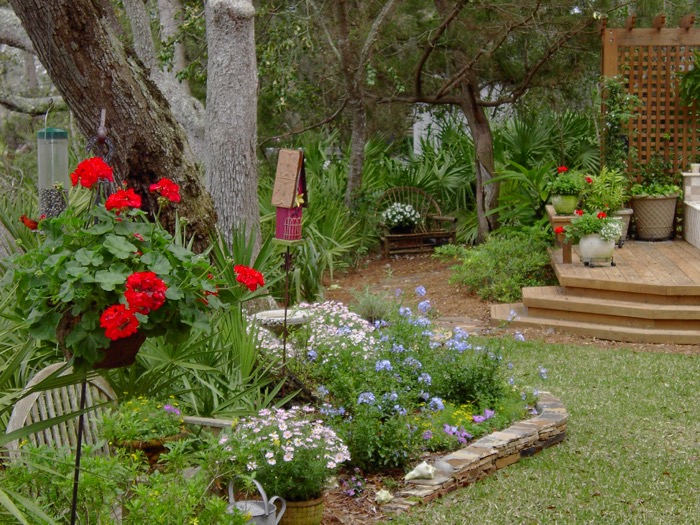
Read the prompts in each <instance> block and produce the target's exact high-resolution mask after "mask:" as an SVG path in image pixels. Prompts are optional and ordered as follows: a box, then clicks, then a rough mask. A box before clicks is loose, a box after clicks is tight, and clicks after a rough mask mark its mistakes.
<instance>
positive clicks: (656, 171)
mask: <svg viewBox="0 0 700 525" xmlns="http://www.w3.org/2000/svg"><path fill="white" fill-rule="evenodd" d="M636 169H637V171H638V179H637V182H636V183H634V184H632V187H631V188H630V194H631V195H632V196H635V197H664V196H670V195H673V194H680V193H681V192H682V189H681V187H680V186H679V185H678V184H676V178H675V177H674V175H673V163H672V162H671V161H670V160H669V159H668V158H666V157H664V156H663V155H662V154H660V153H657V154H655V155H653V156H652V157H651V158H650V159H649V161H648V162H647V163H646V164H640V163H638V164H637V165H636Z"/></svg>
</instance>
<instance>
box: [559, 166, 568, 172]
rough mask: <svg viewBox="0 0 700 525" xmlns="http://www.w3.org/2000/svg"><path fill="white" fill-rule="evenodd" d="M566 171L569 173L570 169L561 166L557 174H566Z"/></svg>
mask: <svg viewBox="0 0 700 525" xmlns="http://www.w3.org/2000/svg"><path fill="white" fill-rule="evenodd" d="M566 171H569V168H567V167H566V166H559V167H558V168H557V173H564V172H566Z"/></svg>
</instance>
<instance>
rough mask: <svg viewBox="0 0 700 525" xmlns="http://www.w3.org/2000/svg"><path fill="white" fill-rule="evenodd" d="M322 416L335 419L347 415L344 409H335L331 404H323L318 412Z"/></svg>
mask: <svg viewBox="0 0 700 525" xmlns="http://www.w3.org/2000/svg"><path fill="white" fill-rule="evenodd" d="M318 411H319V412H320V413H321V414H323V415H325V416H329V417H335V416H341V417H342V416H344V415H345V409H344V408H343V407H340V408H333V405H331V404H330V403H323V405H321V408H320V409H319V410H318Z"/></svg>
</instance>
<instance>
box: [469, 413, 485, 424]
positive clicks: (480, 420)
mask: <svg viewBox="0 0 700 525" xmlns="http://www.w3.org/2000/svg"><path fill="white" fill-rule="evenodd" d="M472 421H474V423H483V422H484V421H486V418H485V417H484V416H482V415H481V414H474V415H473V416H472Z"/></svg>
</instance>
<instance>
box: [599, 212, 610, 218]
mask: <svg viewBox="0 0 700 525" xmlns="http://www.w3.org/2000/svg"><path fill="white" fill-rule="evenodd" d="M607 216H608V214H607V213H605V212H604V211H599V212H598V215H597V217H598V218H599V219H605V217H607Z"/></svg>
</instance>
